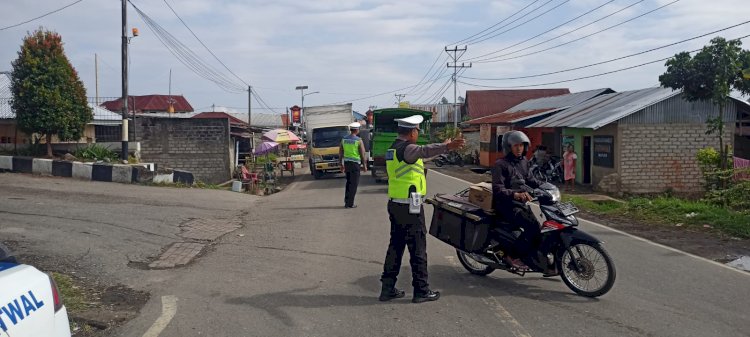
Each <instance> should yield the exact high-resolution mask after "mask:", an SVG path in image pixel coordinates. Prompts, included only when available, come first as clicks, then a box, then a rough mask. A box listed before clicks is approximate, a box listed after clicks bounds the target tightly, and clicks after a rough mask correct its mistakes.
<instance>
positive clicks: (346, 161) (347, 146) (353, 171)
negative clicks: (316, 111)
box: [339, 122, 367, 208]
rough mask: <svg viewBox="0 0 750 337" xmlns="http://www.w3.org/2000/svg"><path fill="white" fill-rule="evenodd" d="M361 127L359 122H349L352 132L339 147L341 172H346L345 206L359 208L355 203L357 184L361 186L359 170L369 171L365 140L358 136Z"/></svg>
mask: <svg viewBox="0 0 750 337" xmlns="http://www.w3.org/2000/svg"><path fill="white" fill-rule="evenodd" d="M359 127H360V124H359V123H357V122H354V123H351V124H349V131H351V134H350V135H348V136H346V137H344V138H343V139H342V140H341V146H340V147H339V158H341V172H343V173H346V192H345V194H344V207H345V208H357V205H355V204H354V196H355V195H356V194H357V186H359V171H360V170H364V171H365V172H367V161H366V158H367V157H366V156H365V146H364V142H362V139H361V138H359V136H357V134H359ZM360 164H361V166H360Z"/></svg>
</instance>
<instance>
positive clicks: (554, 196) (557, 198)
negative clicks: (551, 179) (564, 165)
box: [547, 189, 560, 202]
mask: <svg viewBox="0 0 750 337" xmlns="http://www.w3.org/2000/svg"><path fill="white" fill-rule="evenodd" d="M547 193H549V195H551V196H552V202H558V201H560V190H558V189H554V190H547Z"/></svg>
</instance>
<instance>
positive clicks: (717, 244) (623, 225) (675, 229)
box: [430, 166, 750, 263]
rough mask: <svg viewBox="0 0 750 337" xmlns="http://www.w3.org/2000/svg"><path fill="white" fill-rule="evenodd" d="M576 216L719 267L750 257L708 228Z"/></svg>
mask: <svg viewBox="0 0 750 337" xmlns="http://www.w3.org/2000/svg"><path fill="white" fill-rule="evenodd" d="M430 169H432V170H435V171H437V172H440V173H444V174H447V175H449V176H452V177H455V178H459V179H463V180H466V181H469V182H471V183H479V182H483V181H490V180H492V177H491V176H490V175H489V174H477V173H474V172H472V171H471V168H470V167H468V166H467V167H464V168H460V167H443V168H430ZM575 188H576V190H575V192H572V193H571V192H564V193H570V194H577V195H583V194H590V193H593V192H592V191H591V188H589V187H587V186H576V187H575ZM580 216H581V218H583V219H587V220H591V221H594V222H598V223H600V224H603V225H606V226H609V227H612V228H616V229H619V230H622V231H624V232H627V233H629V234H633V235H637V236H640V237H642V238H645V239H648V240H651V241H654V242H657V243H660V244H663V245H665V246H669V247H673V248H676V249H679V250H682V251H685V252H688V253H691V254H695V255H698V256H702V257H705V258H707V259H711V260H714V261H718V262H722V263H727V262H729V261H732V260H735V259H737V258H739V257H741V256H750V240H745V239H740V238H735V237H731V236H728V235H724V234H722V233H719V232H718V231H716V230H713V229H710V228H708V229H704V228H685V227H679V226H670V225H664V224H653V223H646V222H643V221H638V220H634V219H631V218H625V217H622V216H614V215H600V214H594V213H591V212H586V211H583V212H581V214H580Z"/></svg>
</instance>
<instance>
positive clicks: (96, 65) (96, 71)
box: [94, 53, 99, 106]
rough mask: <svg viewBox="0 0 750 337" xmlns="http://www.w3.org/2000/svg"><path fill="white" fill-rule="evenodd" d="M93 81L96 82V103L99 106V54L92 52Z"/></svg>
mask: <svg viewBox="0 0 750 337" xmlns="http://www.w3.org/2000/svg"><path fill="white" fill-rule="evenodd" d="M94 82H95V83H96V84H95V85H96V105H97V106H99V56H97V55H96V53H94Z"/></svg>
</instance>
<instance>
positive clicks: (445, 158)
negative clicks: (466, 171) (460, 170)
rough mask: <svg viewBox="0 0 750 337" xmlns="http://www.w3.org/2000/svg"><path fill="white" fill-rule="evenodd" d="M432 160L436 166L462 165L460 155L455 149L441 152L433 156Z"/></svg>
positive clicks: (462, 161)
mask: <svg viewBox="0 0 750 337" xmlns="http://www.w3.org/2000/svg"><path fill="white" fill-rule="evenodd" d="M432 162H433V163H435V166H437V167H443V165H458V166H460V167H463V166H464V160H463V158H461V155H460V154H459V153H458V152H455V151H452V152H448V153H444V154H441V155H439V156H437V157H435V159H433V160H432Z"/></svg>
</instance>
